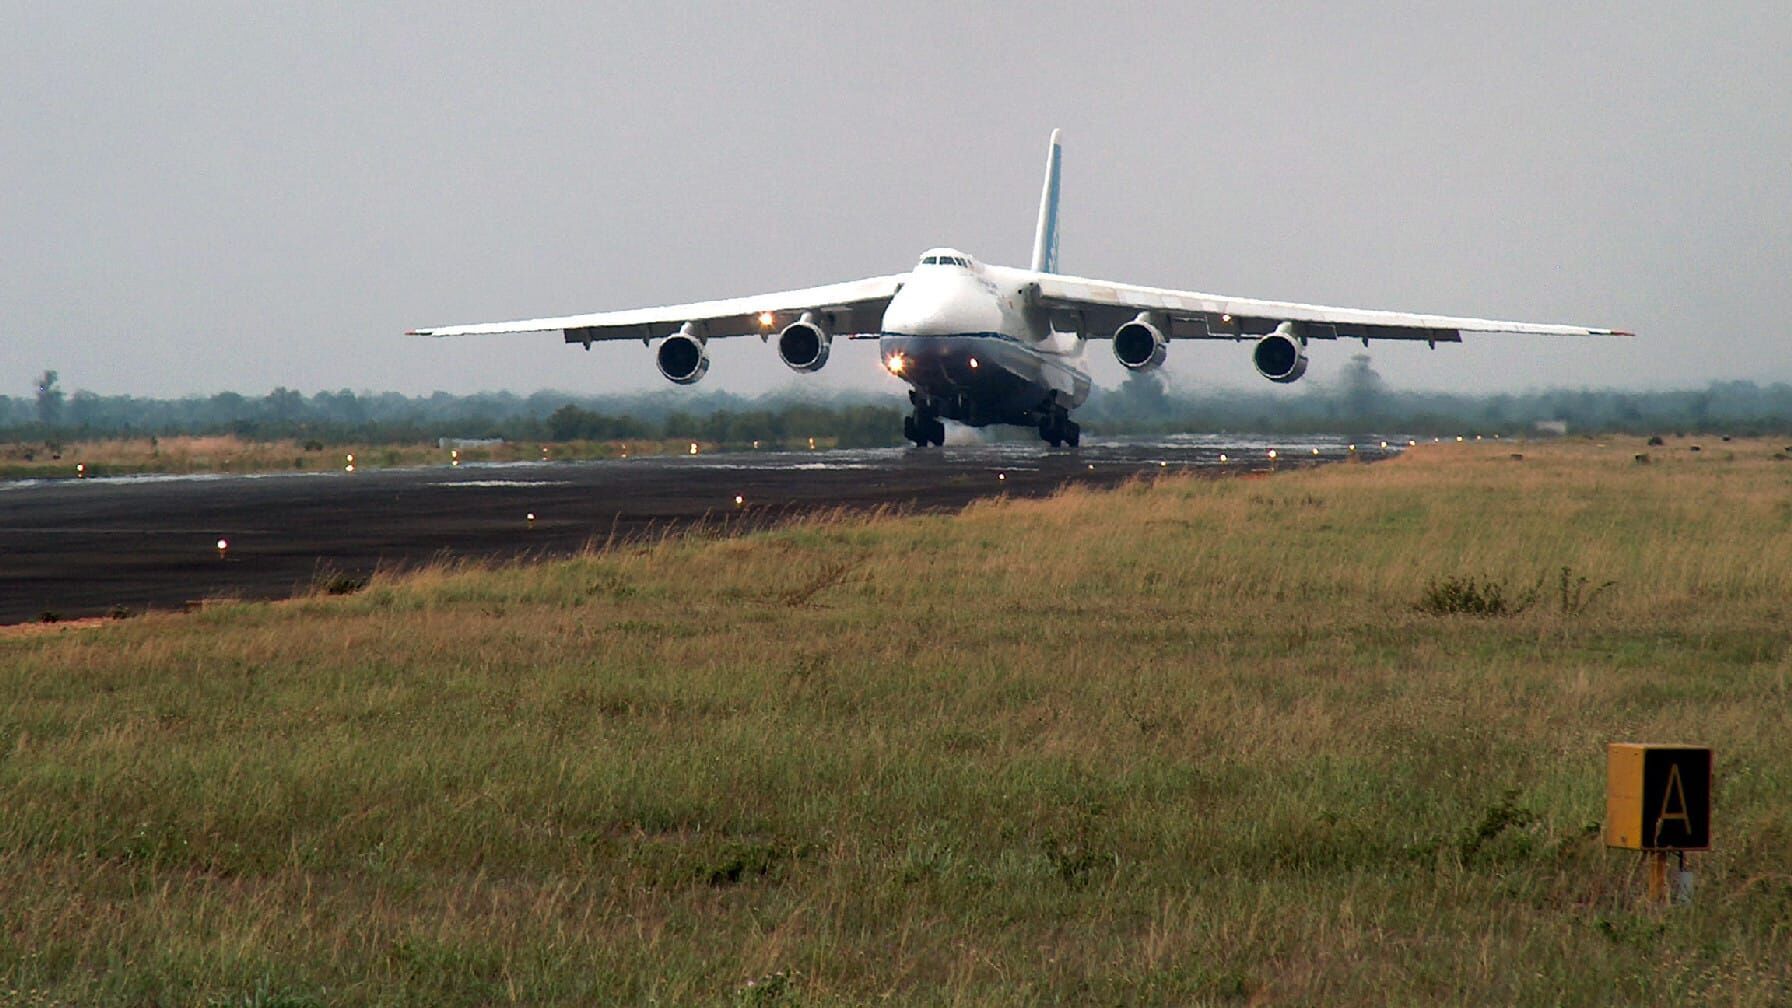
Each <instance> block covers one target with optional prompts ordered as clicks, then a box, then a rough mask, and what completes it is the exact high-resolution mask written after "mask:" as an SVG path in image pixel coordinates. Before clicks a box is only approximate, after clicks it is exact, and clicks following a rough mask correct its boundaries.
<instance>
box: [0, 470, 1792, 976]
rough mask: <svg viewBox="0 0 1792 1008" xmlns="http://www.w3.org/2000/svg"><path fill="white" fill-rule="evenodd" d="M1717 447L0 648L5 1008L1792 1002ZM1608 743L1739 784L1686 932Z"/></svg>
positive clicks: (487, 576)
mask: <svg viewBox="0 0 1792 1008" xmlns="http://www.w3.org/2000/svg"><path fill="white" fill-rule="evenodd" d="M1703 448H1704V450H1703V451H1702V452H1699V453H1693V452H1691V451H1690V450H1689V443H1688V442H1684V441H1682V442H1674V443H1671V444H1670V445H1668V446H1666V447H1661V448H1650V449H1645V448H1644V447H1643V446H1642V445H1641V443H1640V442H1631V441H1613V442H1609V443H1604V444H1595V443H1592V442H1581V441H1575V442H1562V443H1557V444H1551V445H1547V446H1541V445H1535V444H1533V445H1528V446H1523V447H1520V446H1517V445H1512V444H1506V445H1502V446H1498V447H1495V446H1493V445H1491V444H1488V445H1475V444H1469V445H1444V446H1435V447H1421V448H1419V449H1417V450H1415V451H1412V452H1410V453H1408V454H1407V455H1406V456H1404V457H1402V458H1399V459H1397V460H1394V461H1391V462H1387V463H1382V464H1376V465H1335V466H1330V467H1325V468H1321V469H1316V470H1308V471H1301V472H1293V473H1287V474H1282V475H1276V476H1270V477H1267V478H1258V479H1218V480H1216V479H1201V478H1187V477H1177V478H1166V479H1163V480H1161V481H1157V482H1155V483H1139V484H1136V485H1131V486H1128V487H1125V488H1123V489H1121V490H1119V491H1115V492H1067V493H1064V494H1062V495H1060V496H1058V497H1055V498H1052V499H1049V500H1044V501H1034V502H1028V501H998V502H991V503H987V504H983V505H978V506H975V507H973V508H972V509H970V510H969V511H968V512H966V513H964V514H962V515H960V516H956V517H919V518H917V517H901V516H877V517H871V518H863V517H857V518H854V517H836V518H833V519H827V520H812V521H809V522H806V523H803V524H800V525H796V526H792V527H788V528H785V529H782V530H779V531H776V532H771V533H766V534H760V535H755V536H750V537H746V538H739V539H708V538H704V537H702V536H692V537H687V538H681V539H668V540H666V541H663V542H660V543H658V544H656V545H652V546H648V547H642V548H638V549H629V550H623V551H617V552H612V553H605V554H596V555H590V556H586V557H583V558H579V559H575V560H571V561H566V562H559V563H553V564H547V565H541V566H532V567H505V568H501V569H478V568H467V569H439V570H433V571H428V572H425V573H422V574H420V575H414V576H411V577H408V578H406V579H403V580H394V579H376V581H375V582H374V584H373V585H371V586H370V587H369V588H368V589H367V590H365V591H363V592H361V593H360V594H357V595H353V596H349V597H342V598H337V597H324V596H319V597H317V598H309V599H300V600H297V601H294V602H290V603H284V604H278V605H224V606H219V607H215V608H210V609H207V610H204V611H202V612H199V613H196V614H192V615H187V616H157V617H145V618H141V619H137V620H129V621H122V622H116V623H110V624H106V625H103V626H98V627H84V628H79V629H75V630H69V631H64V632H57V633H38V634H33V635H28V636H23V635H22V636H16V637H5V638H0V1003H9V1004H26V1005H49V1004H131V1005H191V1004H201V1005H206V1004H211V1005H231V1006H273V1005H285V1006H296V1005H337V1004H342V1005H391V1004H428V1005H484V1004H504V1003H522V1004H640V1005H650V1004H652V1005H871V1004H909V1005H977V1006H982V1005H991V1006H994V1005H1037V1004H1064V1005H1091V1004H1094V1005H1133V1004H1165V1005H1208V1004H1211V1005H1381V1004H1462V1005H1470V1004H1472V1005H1484V1004H1501V1005H1512V1004H1523V1005H1604V1004H1719V1005H1784V1004H1787V1003H1789V1002H1792V635H1789V633H1788V630H1787V628H1788V625H1789V624H1792V462H1788V461H1784V460H1783V459H1782V458H1781V456H1783V455H1784V454H1785V453H1784V451H1783V450H1782V448H1783V446H1779V445H1774V444H1764V443H1760V442H1746V443H1745V442H1735V443H1710V444H1705V445H1703ZM1514 451H1522V452H1523V453H1524V455H1525V457H1524V458H1523V459H1522V460H1515V459H1513V458H1511V457H1510V455H1511V453H1512V452H1514ZM1643 451H1647V452H1649V453H1650V454H1651V455H1652V456H1653V457H1652V459H1651V461H1650V462H1649V463H1648V464H1641V463H1639V462H1637V461H1635V460H1634V458H1633V456H1634V455H1636V454H1637V453H1639V452H1643ZM1564 572H1566V573H1564ZM1448 579H1459V580H1458V581H1457V583H1458V584H1462V583H1468V584H1472V585H1474V586H1476V590H1477V592H1479V593H1480V594H1481V596H1482V597H1485V596H1486V595H1489V594H1492V595H1497V596H1498V597H1499V598H1501V599H1502V600H1503V602H1504V603H1506V608H1507V609H1508V610H1509V611H1507V612H1505V613H1503V614H1474V613H1451V612H1436V611H1427V609H1426V608H1425V607H1424V606H1423V603H1425V602H1426V601H1427V600H1428V599H1429V600H1431V601H1433V602H1436V601H1437V599H1438V598H1439V595H1438V589H1439V586H1440V585H1442V584H1444V583H1445V582H1446V581H1447V580H1448ZM1433 608H1435V607H1433ZM1510 610H1518V611H1510ZM1620 740H1640V741H1676V742H1699V743H1705V744H1709V745H1711V746H1713V747H1714V748H1715V749H1716V753H1717V773H1718V782H1717V788H1716V799H1715V804H1716V810H1717V811H1716V827H1715V829H1714V831H1713V832H1714V835H1715V841H1714V842H1715V849H1714V850H1713V851H1712V852H1711V853H1710V854H1708V855H1703V856H1699V857H1696V858H1695V868H1696V870H1697V872H1698V891H1697V896H1696V899H1695V900H1694V902H1693V903H1692V905H1690V906H1685V907H1678V908H1672V909H1659V908H1653V907H1650V906H1647V905H1644V903H1643V902H1642V901H1641V899H1640V896H1641V893H1642V888H1643V883H1642V878H1641V875H1640V872H1639V862H1638V861H1637V859H1636V856H1635V855H1630V854H1620V853H1618V852H1615V851H1608V850H1607V849H1605V848H1604V847H1603V846H1602V842H1601V839H1600V837H1599V835H1598V824H1599V822H1600V819H1601V817H1602V815H1603V811H1604V809H1603V788H1604V780H1603V777H1604V746H1605V744H1606V743H1607V742H1609V741H1620Z"/></svg>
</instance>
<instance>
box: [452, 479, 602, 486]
mask: <svg viewBox="0 0 1792 1008" xmlns="http://www.w3.org/2000/svg"><path fill="white" fill-rule="evenodd" d="M430 486H439V487H553V486H572V482H571V481H570V480H441V481H439V482H436V483H431V484H430Z"/></svg>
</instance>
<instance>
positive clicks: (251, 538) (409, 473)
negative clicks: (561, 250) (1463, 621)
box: [0, 436, 1392, 623]
mask: <svg viewBox="0 0 1792 1008" xmlns="http://www.w3.org/2000/svg"><path fill="white" fill-rule="evenodd" d="M1377 445H1378V442H1377V443H1370V444H1366V445H1363V446H1362V447H1361V450H1360V452H1359V453H1358V454H1359V457H1361V458H1363V459H1370V460H1372V459H1376V458H1381V457H1385V456H1386V455H1389V454H1392V452H1391V451H1388V450H1383V449H1381V448H1379V447H1378V446H1377ZM1272 449H1273V450H1275V451H1276V453H1277V456H1278V458H1277V459H1276V460H1275V461H1274V462H1272V461H1271V459H1270V457H1269V452H1270V451H1271V450H1272ZM1350 454H1351V448H1350V445H1349V444H1348V443H1347V442H1346V441H1344V440H1342V439H1328V438H1310V439H1304V440H1301V439H1288V440H1281V441H1269V440H1250V439H1241V438H1236V437H1232V438H1225V437H1206V436H1177V437H1170V438H1161V439H1109V440H1104V441H1095V440H1093V439H1091V440H1090V441H1085V443H1084V445H1083V447H1082V448H1081V449H1080V450H1077V451H1049V450H1047V449H1045V448H1044V447H1043V446H1041V445H1039V444H1037V443H1015V444H993V445H963V446H960V445H948V446H946V447H945V448H944V449H928V450H924V451H918V450H914V449H907V448H890V449H875V450H864V451H831V452H775V453H774V452H763V453H762V452H752V453H731V454H716V455H705V456H694V457H692V456H679V457H663V458H639V459H622V460H616V461H608V462H553V463H541V462H533V463H513V464H505V465H464V466H459V467H454V468H450V467H445V466H439V467H431V468H417V469H388V470H379V471H371V472H366V471H364V472H356V473H342V472H338V473H312V474H298V473H293V474H278V475H268V476H228V477H215V476H188V477H129V478H121V479H94V480H56V481H31V480H27V481H22V482H15V483H0V623H18V622H25V621H30V620H37V619H40V618H43V617H44V615H45V614H46V613H48V614H54V615H55V616H58V617H61V618H68V619H72V618H76V617H80V616H91V615H100V614H104V613H106V612H108V611H110V610H112V609H114V608H115V607H116V608H122V609H124V610H128V611H130V612H134V613H135V612H143V611H146V610H149V609H177V608H180V607H182V606H183V605H185V604H187V603H189V602H192V601H196V600H202V599H207V598H219V597H228V598H243V599H267V598H285V597H289V596H291V595H293V594H296V593H301V592H304V591H306V590H309V588H310V587H311V586H312V585H313V584H314V583H315V582H316V581H317V579H319V578H320V577H327V576H330V575H341V576H344V577H347V578H351V579H352V578H364V577H366V576H367V575H368V574H370V573H371V572H372V571H374V570H375V569H376V568H386V569H391V568H403V567H407V566H418V565H422V564H425V563H429V562H431V561H433V560H437V559H441V558H444V557H469V558H481V559H485V558H509V557H519V556H529V555H536V556H552V555H560V554H567V553H573V552H576V551H578V550H580V549H583V548H584V547H585V546H587V545H588V544H590V543H593V542H595V543H598V544H602V543H604V542H607V541H630V540H638V539H641V538H643V537H649V536H657V535H662V534H664V533H666V532H668V531H674V530H677V529H680V528H685V527H688V526H690V525H692V524H693V523H697V522H707V523H709V524H711V525H712V526H719V527H725V528H727V529H730V530H746V529H752V528H759V527H764V526H766V525H770V524H775V523H777V522H779V521H782V520H786V519H789V518H791V517H795V516H799V515H804V514H811V513H814V512H817V511H824V510H830V509H833V508H840V507H844V508H848V509H858V510H866V509H870V508H874V507H878V506H884V505H887V506H894V507H900V508H904V509H910V510H914V511H949V510H956V509H958V508H961V507H963V506H964V505H966V504H968V503H970V502H971V501H973V500H977V499H980V498H984V497H991V496H995V495H998V494H1008V495H1010V496H1016V497H1039V496H1045V495H1047V494H1050V493H1051V492H1053V491H1054V490H1056V489H1058V488H1059V487H1062V486H1064V485H1066V484H1086V485H1092V486H1112V485H1114V484H1117V483H1120V482H1123V481H1125V480H1126V479H1129V478H1131V477H1133V476H1135V475H1139V474H1150V473H1163V472H1176V471H1208V472H1214V473H1216V474H1217V473H1223V472H1228V471H1236V472H1249V471H1253V470H1267V469H1269V468H1270V466H1271V465H1272V464H1273V465H1276V466H1278V467H1288V466H1294V465H1312V464H1317V463H1322V462H1327V461H1339V460H1342V459H1346V458H1348V457H1350ZM737 496H738V497H739V498H740V503H739V504H736V501H735V498H736V497H737ZM531 514H533V515H534V520H533V521H531V520H530V519H529V517H528V516H529V515H531ZM220 539H223V540H225V541H226V542H227V543H228V549H227V550H226V551H225V552H224V554H223V555H222V556H220V554H219V551H218V549H217V543H218V540H220Z"/></svg>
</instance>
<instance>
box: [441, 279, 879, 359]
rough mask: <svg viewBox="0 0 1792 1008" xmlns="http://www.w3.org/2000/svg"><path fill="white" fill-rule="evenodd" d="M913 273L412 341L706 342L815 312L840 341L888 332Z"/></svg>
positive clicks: (454, 331) (771, 329) (445, 331)
mask: <svg viewBox="0 0 1792 1008" xmlns="http://www.w3.org/2000/svg"><path fill="white" fill-rule="evenodd" d="M907 278H908V274H906V273H901V274H895V275H892V276H880V277H867V278H865V279H863V280H849V281H847V282H846V283H837V284H829V285H827V286H825V287H809V288H806V289H804V290H791V291H778V292H776V293H772V294H755V295H751V296H748V297H738V298H726V299H724V300H720V301H697V302H693V303H691V304H681V305H667V306H665V307H663V308H631V309H627V310H624V311H610V312H594V313H592V314H589V315H564V316H560V317H558V318H537V319H522V320H520V321H516V322H486V323H480V324H476V325H454V326H439V327H437V328H433V329H413V330H411V331H410V333H409V335H412V336H484V335H494V334H500V333H526V332H549V331H552V330H556V329H557V330H560V331H561V332H563V333H565V334H566V342H568V343H584V344H587V345H589V344H591V343H593V342H596V341H599V340H619V339H638V340H643V341H646V340H650V339H654V338H657V337H662V336H669V335H671V334H672V333H675V332H677V331H678V330H679V329H680V328H681V327H683V326H684V325H685V323H687V322H688V323H693V324H695V325H696V326H697V327H698V330H699V332H700V334H701V335H702V336H704V337H705V338H715V337H722V336H745V335H748V334H752V333H757V334H760V335H769V334H771V333H775V332H777V331H778V330H779V329H782V328H783V327H784V326H786V325H789V324H790V323H792V322H794V321H796V320H797V319H799V318H801V317H802V315H803V313H804V312H813V313H814V314H815V315H816V316H817V318H818V319H820V320H821V321H823V322H825V323H826V325H827V328H828V331H829V332H831V333H833V334H835V335H837V336H856V335H862V334H865V335H869V334H875V333H877V331H878V330H879V329H880V328H882V325H883V313H884V308H886V307H888V305H889V303H890V298H891V297H893V296H895V294H896V291H897V289H898V288H900V287H901V286H902V282H903V281H904V280H906V279H907Z"/></svg>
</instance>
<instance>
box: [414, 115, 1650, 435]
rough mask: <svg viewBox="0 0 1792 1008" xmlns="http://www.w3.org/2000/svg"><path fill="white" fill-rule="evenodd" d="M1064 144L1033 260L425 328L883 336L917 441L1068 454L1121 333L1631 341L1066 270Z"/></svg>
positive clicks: (785, 342) (700, 362)
mask: <svg viewBox="0 0 1792 1008" xmlns="http://www.w3.org/2000/svg"><path fill="white" fill-rule="evenodd" d="M1061 163H1062V151H1061V148H1060V146H1059V132H1058V131H1057V130H1053V131H1052V138H1051V145H1050V147H1049V148H1048V151H1047V154H1046V163H1045V188H1044V191H1043V192H1042V193H1041V195H1040V199H1039V221H1038V226H1037V230H1036V231H1035V234H1034V239H1033V262H1032V265H1031V266H1030V267H1029V268H1027V269H1015V268H1012V267H1007V266H992V265H987V264H985V263H981V262H978V261H977V260H976V259H974V258H972V257H971V256H968V255H966V254H965V253H963V252H959V251H957V250H956V249H950V248H936V249H929V250H928V251H926V252H924V253H922V255H921V260H920V262H919V263H917V264H916V265H915V268H914V269H913V270H910V271H909V272H907V273H898V274H894V275H891V276H879V277H869V278H866V279H864V280H851V281H847V282H845V283H837V284H829V285H828V286H825V287H810V288H807V289H804V290H791V291H779V292H777V293H774V294H759V295H754V296H751V297H739V298H728V299H726V300H721V301H699V302H696V303H693V304H682V305H669V306H667V307H663V308H636V309H629V310H625V311H609V312H596V313H594V314H590V315H568V316H563V317H560V318H537V319H524V320H522V321H518V322H494V323H485V324H480V325H456V326H443V327H440V328H435V329H415V330H412V332H411V334H412V335H419V336H471V335H486V334H498V333H524V332H548V331H554V330H558V331H560V332H562V333H563V334H564V336H565V340H566V342H568V343H578V344H581V345H583V346H584V347H585V349H587V350H589V349H591V344H592V343H595V342H601V341H603V340H619V339H638V340H641V341H642V342H643V343H644V344H648V345H651V344H652V342H653V341H655V340H658V341H659V348H658V350H657V351H656V353H655V357H656V359H657V361H658V363H659V369H660V373H661V374H663V375H665V376H666V377H667V378H668V379H670V380H671V381H673V382H675V383H677V384H679V385H690V384H692V383H694V382H696V381H698V380H700V379H701V378H702V377H703V376H704V375H705V374H706V373H708V371H709V353H708V349H707V344H708V341H709V340H712V339H721V338H723V337H728V336H746V335H758V336H759V337H760V339H761V340H763V341H769V340H770V339H771V338H772V337H773V336H776V337H777V342H778V357H779V358H780V359H781V360H783V362H784V363H785V365H787V366H788V367H790V368H791V369H792V370H795V371H801V372H810V371H819V370H821V368H822V366H823V365H825V364H826V363H827V362H828V355H829V352H830V349H831V347H832V344H833V340H834V339H835V338H836V337H842V338H852V339H875V340H877V341H878V349H879V352H880V353H881V354H882V357H883V365H884V367H885V368H886V369H888V370H889V372H890V373H891V374H893V375H895V376H897V377H898V378H901V379H902V380H903V381H905V382H907V383H908V384H909V386H910V390H909V394H908V397H909V402H910V403H911V404H913V407H914V411H913V412H912V413H911V414H909V415H908V416H907V417H906V418H904V420H903V425H902V426H903V433H904V435H905V436H907V438H908V439H909V440H910V441H913V442H914V443H915V444H916V445H917V446H921V447H925V446H927V445H929V444H934V445H940V444H944V443H945V439H946V431H945V426H944V424H943V423H942V422H941V421H942V420H955V421H958V422H959V423H963V424H968V425H970V426H973V427H982V426H986V425H988V424H1015V425H1020V426H1026V427H1034V428H1037V429H1038V431H1039V436H1040V437H1041V438H1042V439H1043V440H1045V441H1046V442H1047V443H1048V444H1050V445H1051V446H1052V447H1054V448H1056V447H1058V446H1060V445H1066V444H1067V445H1070V446H1071V447H1075V446H1076V445H1077V443H1078V441H1079V439H1080V438H1081V430H1080V429H1079V428H1078V426H1077V424H1076V422H1075V421H1073V420H1072V419H1070V413H1071V411H1072V410H1074V409H1076V408H1077V407H1078V406H1081V405H1082V404H1083V403H1084V401H1086V400H1087V399H1088V398H1089V375H1088V373H1087V372H1086V371H1084V370H1083V369H1082V368H1081V367H1079V366H1078V365H1079V364H1080V363H1081V361H1082V357H1083V349H1084V345H1085V343H1086V342H1087V341H1088V340H1092V339H1105V340H1109V341H1111V344H1112V347H1113V351H1114V356H1115V357H1117V358H1118V359H1119V361H1120V363H1121V364H1122V365H1124V366H1125V367H1126V368H1127V369H1129V370H1132V371H1150V370H1152V369H1154V368H1157V367H1159V366H1161V365H1162V364H1163V362H1164V358H1165V355H1166V354H1167V353H1168V351H1169V345H1170V341H1171V340H1176V339H1224V340H1234V341H1238V340H1246V339H1249V340H1253V341H1254V343H1255V345H1254V347H1253V349H1252V351H1251V360H1252V362H1253V363H1254V364H1256V367H1257V371H1258V373H1260V374H1262V375H1263V377H1265V378H1268V379H1269V380H1270V381H1272V382H1282V383H1287V382H1293V381H1297V380H1299V379H1300V377H1301V375H1303V374H1305V373H1306V370H1307V350H1308V347H1309V346H1310V344H1311V343H1312V341H1313V340H1336V339H1356V340H1362V341H1363V345H1364V346H1368V344H1369V341H1370V340H1372V339H1397V340H1423V341H1425V342H1426V343H1428V344H1430V345H1431V346H1433V347H1435V346H1436V345H1437V344H1439V343H1460V342H1461V341H1462V333H1464V332H1486V333H1530V334H1536V335H1544V336H1596V335H1599V336H1628V335H1630V334H1629V333H1625V332H1620V331H1618V330H1613V329H1591V328H1587V327H1584V326H1570V325H1538V324H1533V323H1526V322H1498V321H1493V320H1490V319H1480V318H1453V317H1450V316H1447V315H1417V314H1411V313H1407V312H1393V311H1371V310H1366V309H1359V308H1329V307H1326V306H1323V305H1310V304H1294V303H1290V302H1283V301H1257V300H1252V299H1249V298H1236V297H1227V296H1224V295H1219V294H1202V293H1199V292H1196V291H1181V290H1166V289H1163V288H1158V287H1140V286H1136V285H1133V284H1123V283H1114V282H1111V281H1107V280H1089V279H1085V278H1082V277H1075V276H1064V275H1061V274H1059V273H1058V184H1059V173H1060V166H1061Z"/></svg>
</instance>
